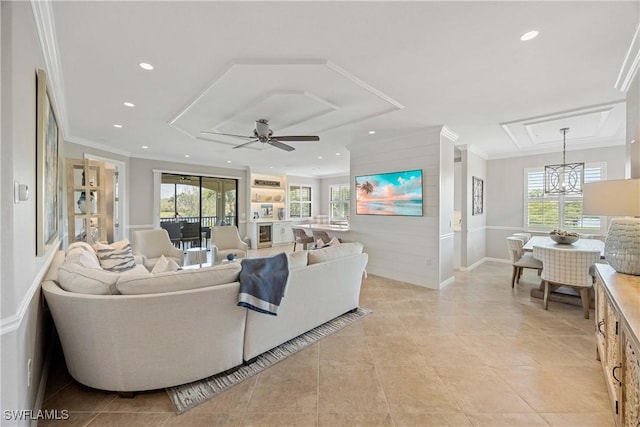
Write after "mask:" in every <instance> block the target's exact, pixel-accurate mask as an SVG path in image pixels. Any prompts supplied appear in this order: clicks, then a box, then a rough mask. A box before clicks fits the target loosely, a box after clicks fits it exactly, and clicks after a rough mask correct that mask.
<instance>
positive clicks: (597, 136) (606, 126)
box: [501, 101, 626, 151]
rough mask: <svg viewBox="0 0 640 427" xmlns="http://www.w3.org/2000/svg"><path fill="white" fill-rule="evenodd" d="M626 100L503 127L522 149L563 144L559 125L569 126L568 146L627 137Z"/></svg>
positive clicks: (587, 144)
mask: <svg viewBox="0 0 640 427" xmlns="http://www.w3.org/2000/svg"><path fill="white" fill-rule="evenodd" d="M625 114H626V111H625V102H624V101H618V102H613V103H608V104H601V105H594V106H591V107H585V108H581V109H577V110H572V111H563V112H559V113H554V114H549V115H545V116H538V117H530V118H526V119H522V120H517V121H513V122H509V123H502V124H501V126H502V129H503V130H504V131H505V132H506V133H507V135H508V136H509V138H510V139H511V141H512V142H513V143H514V144H515V145H516V147H518V148H519V149H520V150H525V151H526V150H532V149H540V148H547V147H549V146H553V145H558V144H560V145H561V144H562V133H561V132H560V129H562V128H569V132H568V133H567V149H576V148H586V147H589V146H592V145H594V144H598V145H612V144H616V143H618V144H619V143H620V142H621V141H624V129H625Z"/></svg>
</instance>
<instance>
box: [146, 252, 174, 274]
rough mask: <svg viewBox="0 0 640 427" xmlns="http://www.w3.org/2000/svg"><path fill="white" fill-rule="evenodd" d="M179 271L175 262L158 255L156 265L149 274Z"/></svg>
mask: <svg viewBox="0 0 640 427" xmlns="http://www.w3.org/2000/svg"><path fill="white" fill-rule="evenodd" d="M179 269H180V266H179V265H178V263H177V262H175V261H174V260H172V259H169V258H167V257H165V256H164V255H160V259H159V260H158V262H156V265H154V266H153V270H151V273H165V272H167V271H178V270H179Z"/></svg>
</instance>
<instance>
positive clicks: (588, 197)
mask: <svg viewBox="0 0 640 427" xmlns="http://www.w3.org/2000/svg"><path fill="white" fill-rule="evenodd" d="M582 213H583V214H585V215H604V216H638V215H640V179H613V180H609V181H597V182H590V183H588V184H584V187H583V194H582Z"/></svg>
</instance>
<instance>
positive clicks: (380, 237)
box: [349, 128, 453, 289]
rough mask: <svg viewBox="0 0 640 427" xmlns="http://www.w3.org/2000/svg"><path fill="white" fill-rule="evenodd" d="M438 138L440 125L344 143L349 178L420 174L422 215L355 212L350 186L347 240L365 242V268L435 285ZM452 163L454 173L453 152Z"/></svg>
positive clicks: (437, 279)
mask: <svg viewBox="0 0 640 427" xmlns="http://www.w3.org/2000/svg"><path fill="white" fill-rule="evenodd" d="M440 138H441V136H440V128H432V129H428V130H426V131H425V132H424V133H421V134H419V135H412V136H408V137H404V138H399V139H396V140H392V141H385V142H377V143H367V142H362V143H357V144H353V145H352V146H351V147H350V148H349V149H350V152H351V153H350V158H351V162H350V163H351V182H352V183H354V182H355V177H356V176H358V175H368V174H373V173H384V172H395V171H402V170H410V169H422V173H423V176H422V177H423V198H424V205H423V216H422V217H404V216H393V217H390V216H376V215H356V212H355V209H356V205H355V197H356V192H355V188H354V190H353V192H352V199H351V222H350V226H351V231H350V232H349V240H355V241H360V242H362V243H363V244H364V246H365V251H366V252H367V253H368V254H369V264H368V266H367V271H368V272H369V273H371V274H376V275H380V276H383V277H388V278H392V279H396V280H401V281H404V282H408V283H412V284H416V285H420V286H425V287H429V288H435V289H437V288H439V287H440V282H441V280H440V272H439V270H440V268H439V266H440V255H439V250H440V221H439V216H440V212H439V197H440V190H439V188H440ZM451 163H452V166H451V173H452V174H453V156H452V158H451ZM452 176H453V175H452ZM451 208H452V209H453V205H452V206H451Z"/></svg>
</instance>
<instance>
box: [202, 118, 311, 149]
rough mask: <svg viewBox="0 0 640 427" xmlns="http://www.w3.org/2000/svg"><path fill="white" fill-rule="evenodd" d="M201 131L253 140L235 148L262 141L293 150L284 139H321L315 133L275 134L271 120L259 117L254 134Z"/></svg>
mask: <svg viewBox="0 0 640 427" xmlns="http://www.w3.org/2000/svg"><path fill="white" fill-rule="evenodd" d="M200 133H205V134H210V135H225V136H233V137H236V138H244V139H250V140H251V141H249V142H245V143H244V144H240V145H236V146H235V147H233V148H234V149H235V148H240V147H244V146H246V145H249V144H253V143H254V142H262V143H263V144H269V145H272V146H274V147H276V148H279V149H281V150H285V151H293V150H295V148H293V147H292V146H290V145H287V144H283V143H282V141H320V137H318V136H313V135H306V136H274V135H273V131H272V130H271V129H269V120H267V119H259V120H256V128H255V129H254V130H253V136H244V135H233V134H230V133H221V132H208V131H204V130H203V131H200Z"/></svg>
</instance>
